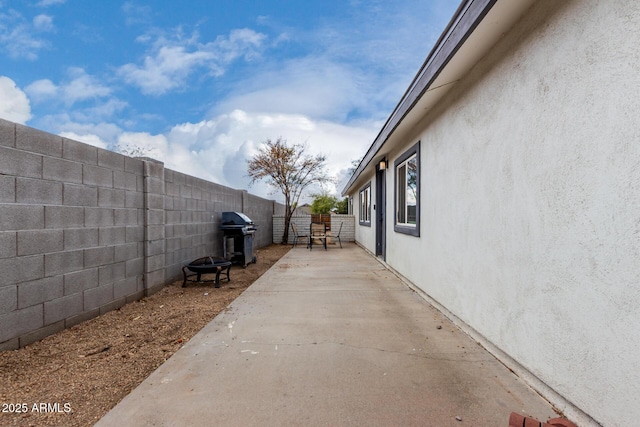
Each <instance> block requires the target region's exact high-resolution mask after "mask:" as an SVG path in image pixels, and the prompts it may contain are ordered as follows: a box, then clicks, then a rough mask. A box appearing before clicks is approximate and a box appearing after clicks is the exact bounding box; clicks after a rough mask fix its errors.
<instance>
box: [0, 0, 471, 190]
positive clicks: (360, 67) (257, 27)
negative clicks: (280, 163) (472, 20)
mask: <svg viewBox="0 0 640 427" xmlns="http://www.w3.org/2000/svg"><path fill="white" fill-rule="evenodd" d="M458 5H459V1H457V0H421V1H419V0H394V1H388V0H387V1H378V0H371V1H366V0H343V1H333V0H321V1H320V0H318V1H293V0H273V1H257V0H234V1H228V0H227V1H221V0H188V1H186V2H176V1H169V0H149V1H146V2H145V1H115V0H110V1H87V0H0V118H3V119H6V120H11V121H14V122H17V123H20V124H25V125H27V126H31V127H34V128H37V129H40V130H44V131H46V132H51V133H54V134H58V135H61V136H64V137H67V138H71V139H75V140H78V141H82V142H85V143H88V144H91V145H95V146H98V147H101V148H106V149H109V150H114V151H121V152H125V153H132V152H133V150H138V152H140V150H141V151H142V152H143V153H144V154H145V155H146V156H148V157H153V158H156V159H158V160H161V161H163V162H164V163H165V167H167V168H169V169H173V170H177V171H180V172H184V173H187V174H190V175H194V176H197V177H200V178H203V179H207V180H211V181H214V182H216V183H219V184H222V185H226V186H229V187H232V188H243V189H248V190H249V192H251V193H253V194H256V195H259V196H262V197H266V198H269V199H276V200H279V199H281V197H280V196H279V194H278V193H277V192H274V191H273V189H270V188H269V187H268V186H267V185H266V184H264V183H255V184H253V185H252V186H249V181H250V179H249V177H248V176H247V159H250V158H251V157H252V156H253V155H255V154H256V153H257V152H258V151H259V149H260V147H261V146H262V145H263V143H264V141H265V140H267V139H271V140H276V139H277V138H279V137H281V138H283V139H285V140H286V141H287V142H288V143H289V144H298V143H300V144H306V151H307V153H309V154H311V155H316V154H323V155H325V156H326V157H327V161H326V165H327V167H326V171H327V173H328V174H329V175H330V176H332V177H334V178H335V180H336V182H337V183H338V184H337V185H335V186H328V187H325V188H324V189H315V191H316V192H319V191H327V192H329V193H334V194H339V192H340V190H341V189H342V187H341V185H342V184H340V183H344V182H345V177H346V174H347V170H348V169H349V167H351V163H352V161H354V160H359V159H360V158H362V156H363V155H364V154H365V152H366V150H367V149H368V148H369V146H370V145H371V143H372V142H373V140H374V138H375V137H376V135H377V134H378V132H379V131H380V129H381V127H382V125H383V124H384V122H385V121H386V119H387V118H388V116H389V115H390V114H391V112H392V111H393V109H394V107H395V106H396V104H397V103H398V102H399V101H400V98H401V96H402V94H403V93H404V91H405V90H406V88H407V87H408V86H409V84H410V82H411V80H412V79H413V77H414V75H415V74H416V73H417V72H418V69H419V67H420V65H421V64H422V62H423V61H424V60H425V58H426V56H427V55H428V54H429V52H430V50H431V48H432V47H433V45H434V43H435V42H436V40H437V39H438V37H439V36H440V34H441V33H442V31H443V30H444V28H445V26H446V25H447V23H448V22H449V20H450V19H451V17H452V16H453V13H454V12H455V10H456V8H457V7H458ZM307 196H308V195H307Z"/></svg>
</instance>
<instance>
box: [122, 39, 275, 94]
mask: <svg viewBox="0 0 640 427" xmlns="http://www.w3.org/2000/svg"><path fill="white" fill-rule="evenodd" d="M265 38H266V36H265V35H263V34H260V33H257V32H255V31H253V30H250V29H239V30H233V31H231V32H230V34H229V36H227V37H223V36H219V37H218V38H216V40H215V41H213V42H209V43H204V44H203V43H200V42H199V41H198V34H193V35H192V36H191V37H188V38H184V37H183V36H182V34H181V33H180V32H179V31H178V32H177V34H175V35H174V37H173V39H167V38H165V37H159V38H157V39H156V40H155V41H154V42H153V43H152V47H151V49H150V52H149V53H148V54H147V55H146V56H145V58H144V60H143V61H142V64H132V63H129V64H125V65H123V66H122V67H120V68H119V70H118V75H119V76H120V77H121V78H122V79H124V81H125V82H127V83H129V84H132V85H134V86H138V87H140V89H141V90H142V92H143V93H144V94H147V95H162V94H164V93H166V92H169V91H171V90H174V89H180V88H182V87H183V86H184V85H185V84H186V82H187V80H188V78H189V76H191V75H192V74H193V73H194V72H196V71H197V70H205V71H206V72H208V73H209V74H211V75H213V76H220V75H222V74H224V72H225V70H226V67H227V66H228V65H229V64H230V63H231V62H233V61H235V60H236V59H238V58H244V59H245V60H251V59H252V58H254V57H256V56H257V55H259V52H260V48H261V46H262V42H263V40H264V39H265ZM139 41H141V42H149V41H150V37H149V36H144V37H140V38H139Z"/></svg>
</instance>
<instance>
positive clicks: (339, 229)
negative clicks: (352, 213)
mask: <svg viewBox="0 0 640 427" xmlns="http://www.w3.org/2000/svg"><path fill="white" fill-rule="evenodd" d="M342 224H343V222H341V223H340V227H338V234H336V235H335V236H334V235H333V234H332V235H331V238H335V239H338V243H340V249H342V240H340V233H341V232H342Z"/></svg>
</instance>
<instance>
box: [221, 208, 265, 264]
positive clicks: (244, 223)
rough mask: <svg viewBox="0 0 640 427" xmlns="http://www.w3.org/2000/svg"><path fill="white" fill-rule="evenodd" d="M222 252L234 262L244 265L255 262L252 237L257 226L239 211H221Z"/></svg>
mask: <svg viewBox="0 0 640 427" xmlns="http://www.w3.org/2000/svg"><path fill="white" fill-rule="evenodd" d="M220 230H222V252H223V256H224V257H225V258H226V259H228V260H230V261H231V262H232V263H234V264H239V265H242V266H243V267H246V266H247V264H249V263H251V262H252V263H254V264H255V262H256V260H257V259H256V257H255V256H254V255H253V239H254V235H255V233H256V230H257V227H256V225H255V224H254V223H253V221H252V220H251V218H249V217H248V216H246V215H245V214H243V213H240V212H222V225H220Z"/></svg>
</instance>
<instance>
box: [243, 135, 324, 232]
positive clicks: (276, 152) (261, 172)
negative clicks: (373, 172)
mask: <svg viewBox="0 0 640 427" xmlns="http://www.w3.org/2000/svg"><path fill="white" fill-rule="evenodd" d="M306 148H307V147H306V145H305V144H293V145H291V146H289V145H287V140H286V139H283V138H282V137H279V138H278V139H277V140H276V141H275V142H274V141H271V139H267V140H266V141H264V146H263V147H262V148H261V149H260V152H259V153H257V154H256V155H255V156H253V158H252V159H251V160H248V161H247V170H248V173H249V177H251V184H253V183H254V182H256V181H259V180H262V179H265V180H266V181H267V183H268V184H269V185H271V186H272V187H274V188H277V189H278V190H280V191H281V192H282V194H283V195H284V201H285V210H284V234H283V235H282V244H283V245H284V244H286V243H287V242H288V241H289V224H290V223H291V217H292V216H293V212H294V211H295V210H296V206H297V205H298V201H299V200H300V196H301V195H302V192H303V191H304V190H305V189H306V188H307V187H309V186H310V185H312V184H323V183H327V182H331V181H332V179H331V178H330V177H329V176H327V174H326V172H325V170H324V166H325V160H326V157H325V156H323V155H316V156H310V155H306V154H305V150H306Z"/></svg>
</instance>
